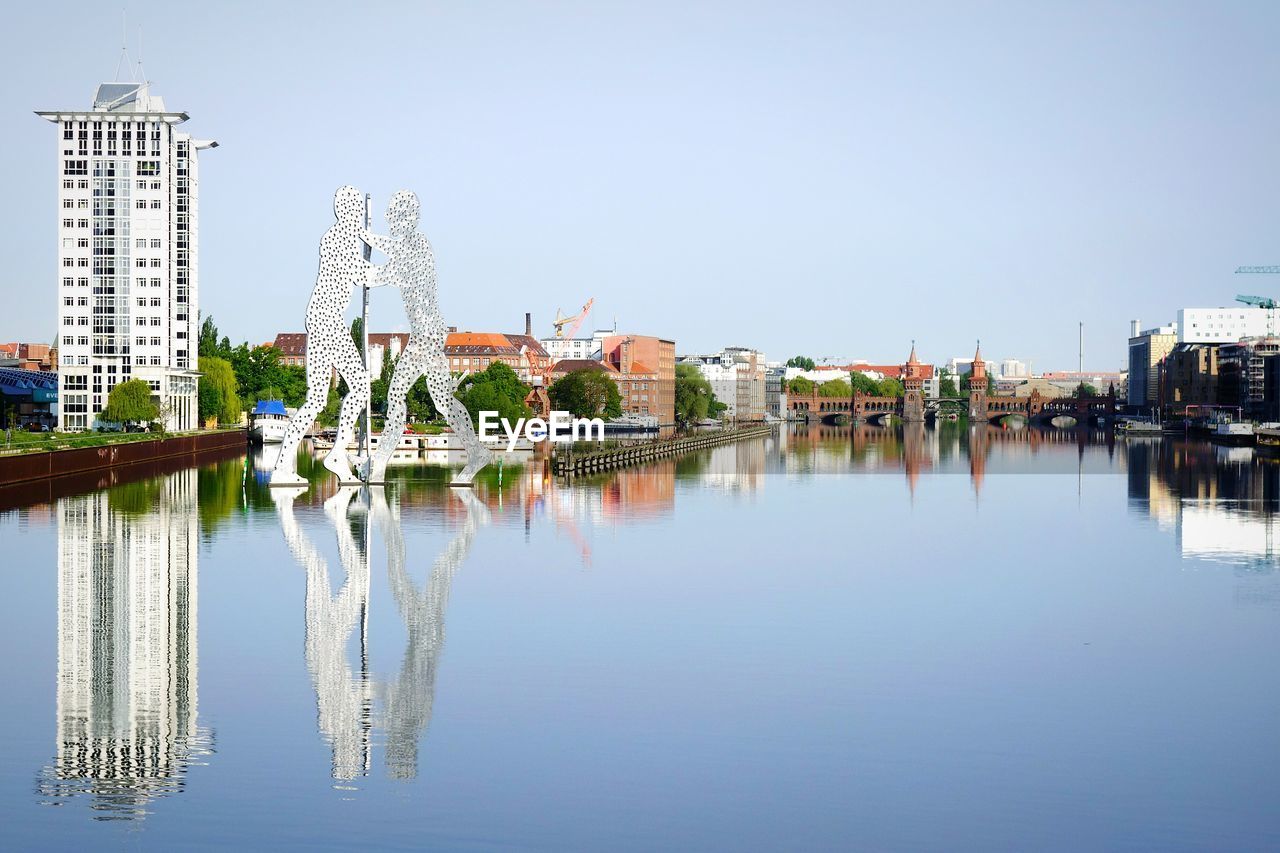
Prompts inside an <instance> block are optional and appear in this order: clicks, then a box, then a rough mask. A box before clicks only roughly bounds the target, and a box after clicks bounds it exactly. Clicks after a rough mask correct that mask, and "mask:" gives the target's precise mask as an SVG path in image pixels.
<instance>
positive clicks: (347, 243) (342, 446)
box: [271, 187, 372, 486]
mask: <svg viewBox="0 0 1280 853" xmlns="http://www.w3.org/2000/svg"><path fill="white" fill-rule="evenodd" d="M333 214H334V217H335V218H336V220H337V221H335V222H334V223H333V225H331V226H330V227H329V230H328V231H326V232H325V233H324V237H322V238H321V239H320V269H319V272H318V273H317V274H316V286H315V289H314V290H312V291H311V301H310V302H308V303H307V320H306V328H307V356H306V366H307V399H306V401H305V402H304V403H303V404H302V406H301V407H300V408H299V409H298V411H297V413H296V414H295V415H294V416H293V418H292V420H290V421H289V426H288V429H287V430H286V431H285V437H284V441H283V443H282V444H281V445H280V458H279V459H278V460H276V466H275V468H274V469H273V470H272V472H271V485H273V486H292V485H306V483H307V481H306V480H305V479H303V478H302V477H299V476H298V472H297V456H298V445H299V443H301V441H302V439H303V436H305V435H306V432H307V430H308V429H310V428H311V424H312V423H313V422H314V421H315V419H316V416H317V415H319V414H320V412H321V410H323V409H324V406H325V403H326V402H327V401H328V398H329V383H330V381H331V378H332V375H333V371H335V370H336V371H337V372H338V375H339V376H341V377H342V378H343V379H344V380H345V381H346V383H347V396H346V397H345V398H343V400H342V408H341V410H340V411H339V413H338V435H337V437H336V439H335V440H334V443H333V449H332V450H330V451H329V453H328V455H326V456H325V458H324V467H326V468H328V469H329V470H330V471H332V472H333V473H334V474H336V475H337V477H338V481H339V482H340V483H343V484H352V483H359V482H360V481H359V480H358V479H356V476H355V474H353V473H352V471H351V460H350V458H349V456H348V453H347V445H348V444H349V443H350V442H351V440H352V438H353V437H354V435H355V425H356V420H357V419H358V418H359V417H360V415H361V414H362V413H363V412H364V409H365V403H366V401H367V400H368V397H369V373H368V371H367V370H365V367H364V363H363V361H362V360H361V358H360V351H359V350H358V349H356V344H355V341H353V340H352V339H351V332H350V330H349V329H348V327H347V322H346V311H347V304H348V303H349V302H350V301H351V291H352V290H353V289H354V288H355V286H356V285H357V284H360V285H363V284H364V283H365V282H366V281H367V280H368V278H369V273H370V270H371V269H372V265H371V264H370V263H369V262H368V261H366V260H365V259H364V257H363V252H364V241H363V239H362V235H363V233H364V231H365V227H364V215H365V202H364V195H363V194H362V193H361V192H360V191H359V190H357V189H356V188H355V187H341V188H339V189H338V191H337V192H336V193H334V196H333Z"/></svg>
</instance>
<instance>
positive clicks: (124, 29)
mask: <svg viewBox="0 0 1280 853" xmlns="http://www.w3.org/2000/svg"><path fill="white" fill-rule="evenodd" d="M138 66H139V67H141V66H142V61H141V60H139V61H138ZM121 68H128V69H129V79H130V80H132V81H133V82H134V83H136V82H138V78H137V76H136V74H135V72H134V70H133V64H132V62H130V61H129V11H128V10H127V9H121V10H120V58H119V59H118V60H116V76H115V81H116V82H117V83H119V82H120V69H121Z"/></svg>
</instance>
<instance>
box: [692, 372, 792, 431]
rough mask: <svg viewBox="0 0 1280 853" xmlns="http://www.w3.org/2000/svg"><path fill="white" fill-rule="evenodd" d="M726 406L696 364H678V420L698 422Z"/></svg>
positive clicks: (713, 415)
mask: <svg viewBox="0 0 1280 853" xmlns="http://www.w3.org/2000/svg"><path fill="white" fill-rule="evenodd" d="M806 381H807V380H806ZM810 384H812V383H810ZM726 408H727V407H726V406H725V404H724V403H721V402H720V401H719V400H717V399H716V395H715V392H714V391H712V390H711V383H710V382H708V381H707V379H706V377H704V376H703V375H702V371H700V370H698V368H697V366H696V365H693V364H677V365H676V420H677V421H679V422H680V423H683V424H691V423H697V422H698V421H701V420H703V419H704V418H707V417H715V414H719V412H723V411H724V410H725V409H726ZM713 413H715V414H713Z"/></svg>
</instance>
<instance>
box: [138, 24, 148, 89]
mask: <svg viewBox="0 0 1280 853" xmlns="http://www.w3.org/2000/svg"><path fill="white" fill-rule="evenodd" d="M138 77H140V78H141V80H142V82H143V83H146V82H147V72H146V69H144V68H143V67H142V24H138Z"/></svg>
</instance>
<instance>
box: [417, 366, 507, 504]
mask: <svg viewBox="0 0 1280 853" xmlns="http://www.w3.org/2000/svg"><path fill="white" fill-rule="evenodd" d="M427 385H428V387H430V389H431V402H433V403H435V405H436V408H437V409H438V410H439V411H440V413H441V414H442V415H444V419H445V421H446V422H447V423H448V424H449V426H450V427H451V428H452V429H453V432H454V434H455V435H457V436H458V438H459V439H461V440H462V446H463V447H465V448H466V449H467V465H466V467H465V468H463V469H462V471H461V472H460V473H459V474H458V476H457V478H456V479H454V481H453V485H459V486H465V485H470V483H471V481H472V480H473V479H474V478H475V476H476V474H477V473H479V471H480V469H481V468H483V467H484V466H486V465H488V464H489V463H490V462H491V461H493V452H492V451H490V450H489V448H487V447H485V446H484V445H483V444H481V443H480V439H479V438H478V437H477V436H476V431H475V428H474V427H473V426H472V425H471V413H470V412H468V411H467V407H466V406H464V405H462V401H460V400H459V399H458V398H457V397H455V396H453V392H454V389H455V388H456V387H457V386H456V385H455V384H454V381H453V377H451V376H450V375H449V369H448V366H447V363H446V362H445V360H444V356H443V354H442V355H441V356H440V357H439V358H438V359H437V358H433V359H432V360H431V366H430V367H429V368H428V369H427Z"/></svg>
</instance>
